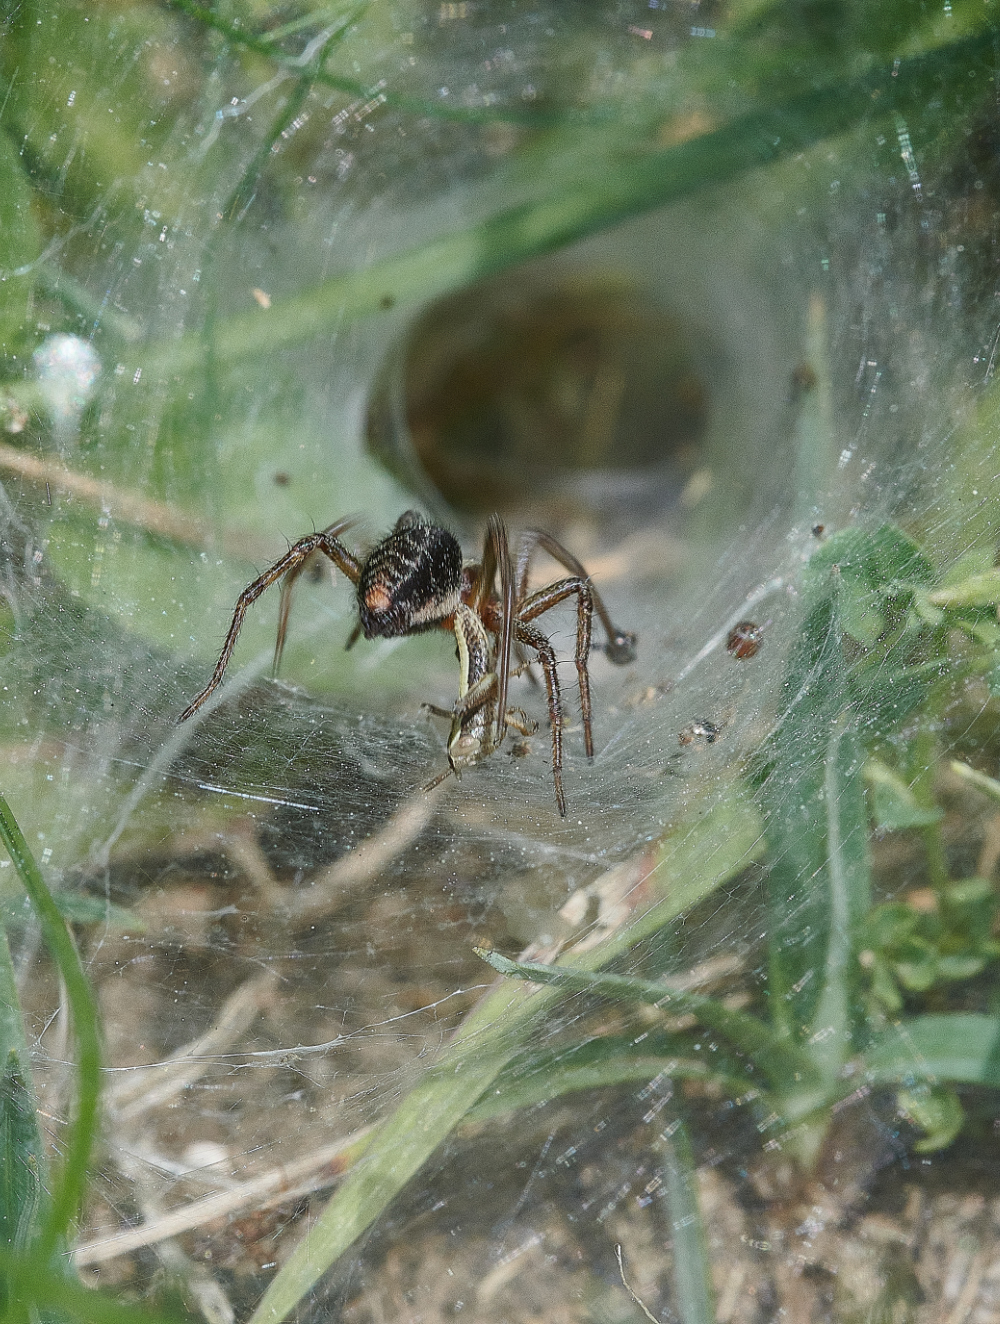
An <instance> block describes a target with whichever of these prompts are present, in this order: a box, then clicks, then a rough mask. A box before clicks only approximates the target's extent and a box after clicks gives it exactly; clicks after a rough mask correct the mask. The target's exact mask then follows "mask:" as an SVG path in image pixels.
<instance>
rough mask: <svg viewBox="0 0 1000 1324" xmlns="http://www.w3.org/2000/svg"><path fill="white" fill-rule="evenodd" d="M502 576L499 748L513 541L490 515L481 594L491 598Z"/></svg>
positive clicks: (509, 640)
mask: <svg viewBox="0 0 1000 1324" xmlns="http://www.w3.org/2000/svg"><path fill="white" fill-rule="evenodd" d="M497 572H499V575H500V628H499V630H497V631H496V636H497V644H496V655H495V657H494V661H493V669H494V671H495V672H496V676H497V707H496V723H497V734H496V745H495V748H499V747H500V745H502V744H503V739H504V736H505V735H506V734H507V724H506V714H507V689H508V686H509V684H510V654H511V648H512V646H513V642H514V609H515V590H514V567H513V564H512V562H511V557H510V539H509V538H508V536H507V528H506V526H505V524H504V522H503V520H502V519H501V518H500V516H499V515H491V516H490V521H489V524H488V525H487V526H486V542H485V545H484V548H483V576H482V578H481V580H480V593H481V594H484V596H485V597H488V596H490V595H491V594H492V592H493V580H494V577H495V575H496V573H497ZM477 605H478V608H479V615H480V617H481V618H482V616H483V610H484V607H485V601H484V598H481V599H480V601H479V603H478V604H477Z"/></svg>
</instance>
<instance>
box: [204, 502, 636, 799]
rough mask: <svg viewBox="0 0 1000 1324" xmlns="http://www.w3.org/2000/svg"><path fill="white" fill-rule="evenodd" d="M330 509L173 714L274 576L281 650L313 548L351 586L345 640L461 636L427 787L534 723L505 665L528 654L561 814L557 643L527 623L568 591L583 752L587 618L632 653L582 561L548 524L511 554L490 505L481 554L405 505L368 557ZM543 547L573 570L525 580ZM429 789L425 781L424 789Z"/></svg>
mask: <svg viewBox="0 0 1000 1324" xmlns="http://www.w3.org/2000/svg"><path fill="white" fill-rule="evenodd" d="M354 522H355V521H354V520H353V519H342V520H338V521H337V522H336V523H335V524H331V525H330V526H329V527H328V528H325V529H322V530H321V531H320V532H318V533H309V534H306V536H305V537H304V538H300V539H299V540H298V542H297V543H294V544H293V545H292V546H291V547H290V548H289V549H288V551H287V552H286V553H285V555H284V556H282V557H280V558H279V559H278V560H277V561H275V563H274V565H272V566H271V567H270V569H268V570H265V571H264V573H263V574H262V575H260V576H258V578H257V579H255V580H254V581H253V583H252V584H248V585H247V587H246V588H245V589H244V590H243V592H242V593H241V594H240V596H239V598H238V599H237V600H236V608H235V610H234V611H233V619H232V621H231V623H230V626H229V633H228V634H227V635H226V639H225V642H224V644H223V645H222V652H221V654H220V655H219V660H218V662H217V663H216V664H215V670H214V672H213V673H212V678H211V680H210V681H209V682H208V684H207V685H206V686H205V688H204V689H203V690H202V692H201V693H200V694H199V695H198V696H197V698H196V699H194V700H192V702H191V703H190V704H189V705H188V707H187V708H185V710H184V712H183V713H181V716H180V721H182V722H183V721H186V720H187V718H189V717H191V716H193V714H194V713H196V712H197V711H198V709H199V708H200V707H201V706H202V704H203V703H204V702H205V700H206V699H207V698H208V696H209V695H210V694H211V693H212V691H213V690H214V689H215V688H216V686H217V685H218V684H219V682H220V681H221V680H222V677H223V675H224V674H225V671H226V668H227V666H228V665H229V661H230V659H231V657H232V655H233V649H234V648H235V646H236V640H237V637H238V636H239V632H240V628H241V626H242V625H243V619H244V617H245V615H246V613H247V610H248V608H250V607H251V606H252V605H253V603H254V602H256V601H257V599H258V598H259V597H260V595H261V594H262V593H263V592H264V591H265V589H268V588H270V586H271V585H272V584H275V583H277V582H278V580H281V581H282V584H281V604H280V610H279V618H278V637H277V642H276V645H275V651H274V660H275V666H277V664H278V662H279V661H280V659H281V653H282V650H283V648H284V644H285V636H286V634H287V632H288V613H289V608H290V606H291V595H292V589H293V587H294V585H295V581H296V580H297V579H298V577H299V575H301V574H302V572H303V570H304V569H305V567H306V563H307V561H308V560H309V558H310V557H311V556H312V555H313V553H315V552H320V553H322V554H323V555H324V556H326V557H328V558H329V560H330V561H332V562H333V564H334V565H335V566H336V567H337V569H338V570H340V571H342V572H343V573H344V574H345V575H346V576H347V578H348V579H349V580H350V581H351V583H352V584H353V585H354V586H355V589H356V596H357V605H358V622H357V624H356V625H355V627H354V629H353V630H352V631H351V634H350V637H349V638H348V640H347V647H348V648H350V647H352V646H353V645H354V644H355V643H356V642H357V640H358V639H359V637H360V636H361V635H362V634H363V635H364V636H365V638H366V639H388V638H400V637H402V636H405V635H411V634H421V633H423V632H424V631H427V630H450V631H453V632H454V635H455V640H456V643H457V645H458V658H459V666H460V675H459V698H458V701H457V703H456V704H455V707H454V708H453V709H452V710H451V711H450V712H445V711H443V710H441V709H432V711H434V712H436V713H438V715H440V716H445V717H449V718H450V719H451V731H450V734H449V737H448V762H449V767H448V768H447V769H446V770H445V772H443V773H442V774H441V776H440V777H438V778H436V779H435V780H434V781H433V782H431V783H430V785H431V786H434V785H436V784H437V782H438V781H441V780H443V779H444V777H447V776H449V775H450V774H451V773H454V774H455V775H456V776H458V775H460V774H461V773H462V771H463V770H464V769H466V768H469V767H472V766H473V765H474V764H477V763H482V762H483V761H484V760H485V759H487V758H489V756H490V755H491V754H493V753H495V752H496V751H497V750H498V749H499V748H500V746H501V745H502V744H503V741H504V737H505V736H506V734H507V731H508V729H510V728H513V729H514V730H517V731H521V732H524V733H528V732H529V731H531V730H534V727H533V726H532V725H531V724H530V723H529V722H528V719H527V718H526V717H525V716H524V714H523V713H522V712H521V711H520V710H519V709H515V708H508V706H507V691H508V688H509V683H510V679H511V676H512V674H513V673H512V668H511V661H512V656H513V655H514V653H515V652H516V654H517V656H518V657H520V658H523V657H525V656H526V655H527V654H529V653H530V654H533V655H534V660H537V662H538V663H539V665H540V666H541V669H542V676H543V678H544V682H545V694H546V700H547V703H548V713H549V726H550V728H551V732H552V776H553V780H554V782H555V791H556V805H557V806H558V809H559V813H560V814H561V815H563V816H564V817H565V814H566V798H565V795H564V794H563V785H562V767H563V720H564V719H563V714H562V701H561V691H560V686H559V676H558V673H557V670H556V654H555V650H554V649H553V647H552V644H551V643H550V642H549V640H548V638H547V637H546V636H545V635H544V634H543V633H542V632H541V631H540V630H539V629H538V628H537V627H536V625H535V624H534V622H535V621H537V619H538V618H539V617H540V616H542V615H544V613H545V612H547V611H549V610H551V608H553V607H555V606H558V604H559V603H561V602H565V601H566V600H567V599H569V598H574V597H575V598H576V651H575V654H574V661H575V663H576V671H577V677H578V680H579V686H580V712H581V717H582V721H583V743H584V749H585V750H586V753H587V757H588V758H593V755H594V736H593V717H592V709H591V701H590V673H589V671H588V669H587V660H588V658H589V656H590V647H591V634H592V630H593V617H594V613H595V612H596V613H597V615H598V618H599V619H600V621H601V624H602V625H603V627H604V630H605V632H606V634H607V641H606V642H605V644H604V645H603V648H604V652H605V653H606V654H607V656H608V657H609V658H610V660H611V661H612V662H614V663H617V664H618V665H624V664H626V663H628V662H631V661H633V659H634V658H635V643H636V637H635V635H634V634H628V633H626V632H625V631H623V630H619V629H616V627H615V626H614V625H613V624H612V622H611V617H610V616H609V615H608V610H607V608H606V607H605V605H604V603H603V601H602V600H601V597H600V595H599V594H598V592H597V590H596V589H595V588H594V586H593V584H592V583H591V581H590V576H589V575H588V574H587V571H586V570H585V569H584V567H583V566H582V565H581V563H580V562H579V561H578V560H577V559H576V557H575V556H574V555H573V554H572V552H569V551H567V550H566V548H565V547H563V546H562V544H561V543H559V542H557V541H556V539H555V538H553V537H552V535H551V534H549V533H544V532H542V530H540V529H530V530H527V531H526V532H525V533H524V534H522V536H521V539H520V541H519V543H518V549H517V556H516V557H514V556H512V555H511V549H510V541H509V539H508V536H507V530H506V528H505V526H504V523H503V520H502V519H500V517H499V516H498V515H494V516H493V517H492V518H491V519H490V521H489V524H488V526H487V530H486V537H485V539H484V542H483V553H482V558H481V560H479V561H469V562H463V559H462V549H461V547H460V546H459V544H458V541H457V539H456V538H455V537H454V535H453V534H451V533H449V532H448V530H447V529H443V528H440V527H439V526H438V525H436V524H431V523H430V522H429V521H428V520H426V519H424V517H423V516H422V515H420V514H419V513H418V512H417V511H414V510H408V511H406V513H405V514H403V515H401V516H400V517H399V519H398V520H397V521H396V525H395V527H394V528H393V530H392V532H391V533H390V534H389V536H388V537H387V538H383V539H382V541H381V542H379V543H376V544H375V546H374V547H373V548H372V549H371V551H370V552H369V553H368V555H367V556H365V557H363V558H359V557H358V556H357V555H356V554H355V553H354V552H351V551H350V550H349V549H348V548H347V547H346V546H345V545H344V543H343V542H341V536H342V535H343V534H344V533H346V531H347V530H348V529H349V528H350V527H351V526H352V524H354ZM538 551H544V552H547V553H548V555H549V556H550V557H552V559H553V560H554V561H557V562H559V564H560V565H562V566H563V567H564V568H565V569H566V570H568V571H569V575H568V576H567V577H566V578H563V579H558V580H555V581H554V582H553V583H551V584H548V585H546V586H545V587H544V588H540V589H536V590H534V591H532V592H529V590H528V574H529V569H530V564H531V558H532V557H533V556H534V555H535V553H536V552H538ZM427 789H429V787H428V788H427Z"/></svg>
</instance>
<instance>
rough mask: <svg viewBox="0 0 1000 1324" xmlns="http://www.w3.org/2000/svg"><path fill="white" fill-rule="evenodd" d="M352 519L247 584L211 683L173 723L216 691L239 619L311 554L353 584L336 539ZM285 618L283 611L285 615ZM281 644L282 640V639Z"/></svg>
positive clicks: (312, 538) (356, 569)
mask: <svg viewBox="0 0 1000 1324" xmlns="http://www.w3.org/2000/svg"><path fill="white" fill-rule="evenodd" d="M354 522H355V521H354V519H353V518H351V519H342V520H338V521H337V522H336V523H335V524H331V525H329V526H328V527H327V528H325V529H321V530H320V531H319V532H318V533H308V534H306V536H305V537H304V538H300V539H299V540H298V542H297V543H293V544H292V546H291V547H289V549H288V551H287V552H286V553H285V554H284V556H282V557H280V558H279V559H278V560H277V561H275V563H274V565H272V566H270V567H269V568H268V569H267V570H265V571H264V573H263V574H262V575H259V576H258V577H257V578H256V579H255V580H254V581H253V583H252V584H248V585H247V586H246V588H245V589H244V590H243V592H242V593H241V594H240V596H239V597H238V598H237V599H236V607H235V609H234V611H233V619H232V621H231V622H230V624H229V633H228V634H227V635H226V639H225V643H224V644H223V645H222V652H221V653H220V654H219V660H218V662H216V664H215V670H214V671H213V672H212V679H211V680H210V681H209V682H208V684H207V685H206V686H205V688H204V689H203V690H202V692H201V693H200V694H199V695H198V696H197V697H196V698H195V699H193V700H192V701H191V703H189V704H188V706H187V707H186V708H185V709H184V711H183V712H182V713H181V715H180V717H179V718H178V719H177V720H178V722H186V721H187V719H188V718H189V717H193V716H194V714H195V713H196V712H197V711H198V709H199V708H200V707H201V706H202V704H203V703H204V702H205V700H206V699H207V698H208V697H209V695H210V694H211V693H212V692H213V691H214V690H215V689H216V688H217V687H218V685H219V682H220V681H221V680H222V677H223V676H224V675H225V673H226V668H227V667H228V666H229V663H230V660H231V659H232V656H233V649H234V648H235V647H236V640H237V639H238V638H239V635H240V630H241V629H242V628H243V618H244V617H245V616H246V614H247V611H248V610H249V609H250V607H252V606H253V604H254V603H255V602H256V601H257V599H258V598H259V597H260V595H261V594H262V593H263V592H265V591H266V590H267V589H269V588H270V587H271V585H272V584H276V583H277V582H278V580H279V579H281V578H282V577H283V576H285V575H288V574H289V573H291V574H292V575H293V576H296V577H297V576H298V574H300V573H301V571H302V567H303V565H304V564H305V562H306V561H307V560H308V558H309V557H310V556H311V555H312V554H313V552H322V553H323V555H324V556H328V557H329V558H330V560H331V561H332V562H333V564H334V565H335V566H336V567H337V569H338V570H342V571H343V573H344V574H345V575H346V576H347V578H348V579H349V580H350V581H351V583H352V584H356V583H357V582H358V579H359V578H360V576H361V567H360V565H359V564H358V559H357V557H356V556H354V555H353V554H352V553H351V552H349V551H348V550H347V548H346V547H345V546H344V544H343V543H342V542H340V541H339V536H338V535H340V534H341V533H343V532H344V531H345V530H346V529H349V528H350V527H351V525H352V524H353V523H354ZM286 616H287V611H286ZM281 642H282V643H283V642H284V640H283V639H282V640H281Z"/></svg>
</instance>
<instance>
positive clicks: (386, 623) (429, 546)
mask: <svg viewBox="0 0 1000 1324" xmlns="http://www.w3.org/2000/svg"><path fill="white" fill-rule="evenodd" d="M461 590H462V549H461V547H460V546H459V545H458V539H457V538H456V537H455V536H454V534H452V533H449V532H448V530H447V529H441V528H439V527H438V526H437V525H436V524H428V523H427V521H426V520H425V519H422V518H421V516H420V515H418V514H417V513H416V511H413V510H408V511H407V512H406V514H405V515H402V516H401V517H400V518H399V519H398V520H397V521H396V527H395V528H394V529H393V531H392V533H391V534H390V535H389V537H388V538H383V540H382V541H381V542H380V543H376V545H375V546H374V547H373V548H372V550H371V551H370V552H369V554H368V559H367V560H366V561H365V563H364V564H363V565H362V567H361V577H360V578H359V580H358V615H359V617H360V619H361V630H362V633H363V634H364V636H365V638H366V639H391V638H398V637H399V636H400V635H405V634H417V633H418V632H419V631H421V630H432V629H434V628H435V627H436V626H438V625H439V624H440V623H441V621H443V620H446V619H447V618H448V617H449V616H451V615H452V614H453V613H454V611H455V608H456V607H457V606H458V604H459V602H460V601H461Z"/></svg>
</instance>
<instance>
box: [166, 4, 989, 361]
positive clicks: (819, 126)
mask: <svg viewBox="0 0 1000 1324" xmlns="http://www.w3.org/2000/svg"><path fill="white" fill-rule="evenodd" d="M994 40H995V36H994V32H993V29H992V27H987V28H986V29H985V30H983V31H980V32H978V33H976V34H974V35H973V36H971V37H968V38H965V39H963V40H961V41H956V42H952V43H950V44H949V45H947V46H942V47H938V48H937V49H935V50H932V51H930V52H927V53H923V54H920V55H917V56H913V57H911V58H910V59H908V60H901V61H899V62H895V61H894V62H893V63H892V64H885V65H878V66H877V67H876V68H874V69H871V70H869V71H868V72H867V73H865V74H863V75H862V76H861V77H859V78H856V79H854V80H853V81H851V82H847V81H840V82H837V83H836V84H833V85H830V86H827V87H820V88H817V89H815V90H813V91H810V92H808V93H805V94H800V95H797V96H793V97H789V98H787V99H786V100H784V101H781V102H778V103H776V104H774V105H770V106H767V107H765V108H763V109H761V110H755V111H752V112H750V113H749V114H746V115H743V116H741V117H738V118H736V119H734V120H732V121H731V122H730V123H728V124H726V125H724V126H723V127H722V128H719V129H716V130H714V131H713V132H709V133H704V134H701V135H700V136H698V137H696V138H692V139H690V140H688V141H687V142H682V143H680V144H678V145H676V146H673V147H670V148H667V149H665V150H659V151H656V150H654V151H645V150H639V151H634V150H633V151H626V150H623V147H622V143H621V142H620V141H619V140H617V139H615V141H614V142H613V143H612V144H611V145H610V148H609V150H607V151H601V150H600V147H599V145H597V144H595V150H594V152H593V153H592V157H593V160H592V162H591V163H590V164H589V167H588V168H587V169H586V170H584V169H582V168H581V171H580V173H579V176H578V177H576V178H573V179H568V178H567V177H566V173H565V171H564V170H560V169H559V168H558V162H559V158H560V157H562V156H564V155H565V149H566V139H565V136H563V135H559V134H556V135H554V136H553V139H552V142H551V145H550V147H549V151H550V153H551V156H552V160H551V162H550V163H549V165H550V167H551V168H549V169H547V168H546V160H547V158H546V160H542V159H539V160H537V161H536V162H535V167H536V170H537V174H538V178H539V179H546V178H549V179H550V184H549V193H548V196H542V197H541V198H539V199H537V200H534V201H531V202H528V203H523V204H520V205H518V206H515V207H512V208H510V209H508V210H506V211H500V212H497V213H496V214H494V215H493V216H490V217H487V218H486V219H485V220H483V221H480V222H478V223H477V224H475V225H473V226H472V227H470V228H469V229H467V230H463V231H459V232H457V233H453V234H449V235H445V236H443V237H442V238H440V239H436V240H434V241H433V242H431V243H429V244H424V245H421V246H420V247H419V248H416V249H411V250H409V251H407V252H403V253H401V254H399V255H398V256H394V257H391V258H388V259H386V260H384V261H382V262H378V263H375V264H373V265H371V266H369V267H367V268H365V269H363V270H361V271H357V272H351V273H349V274H347V275H343V276H335V277H331V278H330V279H329V280H327V281H325V282H323V283H322V284H320V285H318V286H316V287H314V288H311V289H310V290H308V291H306V292H305V293H303V294H299V295H295V296H293V297H292V298H289V299H284V300H281V301H275V302H274V303H273V304H272V306H271V308H270V309H269V310H268V312H267V315H266V316H264V317H262V316H259V315H258V314H256V313H251V314H249V315H247V316H240V317H234V318H231V319H229V320H228V321H226V322H224V323H219V324H218V326H217V327H216V329H215V337H214V340H213V344H212V353H213V357H214V360H215V361H216V362H217V363H218V364H220V365H223V364H225V363H230V362H234V361H237V360H239V359H241V358H243V357H245V356H246V355H252V354H261V353H266V354H271V353H274V352H275V351H276V350H278V349H279V348H281V347H282V346H284V345H291V344H295V343H298V342H301V341H303V340H306V339H309V338H310V337H312V336H314V335H317V334H320V333H323V332H326V331H328V330H329V329H330V328H331V327H332V326H337V327H342V326H343V325H344V323H345V322H349V321H351V320H353V319H355V318H359V317H364V316H367V315H368V314H371V313H376V312H378V310H379V308H380V307H384V306H385V302H386V300H387V299H388V300H391V301H392V302H393V303H394V304H400V303H405V302H408V301H410V300H414V299H418V298H419V299H431V298H434V297H437V296H440V295H442V294H444V293H446V292H448V291H449V290H453V289H457V288H459V287H460V286H462V285H464V284H468V283H469V282H471V281H473V280H477V279H479V278H481V277H484V276H488V275H491V274H494V273H496V272H498V271H502V270H504V269H505V268H507V267H509V266H511V265H513V264H514V263H517V262H523V261H527V260H528V259H529V258H533V257H539V256H541V255H543V254H545V253H551V252H554V251H555V250H556V249H559V248H562V247H563V246H565V245H566V244H570V243H574V242H576V241H577V240H580V239H583V238H585V237H586V236H587V235H591V234H594V233H596V232H598V231H600V230H604V229H607V228H608V227H609V226H612V225H615V224H616V223H618V222H620V221H624V220H626V219H628V218H629V217H631V216H636V215H639V214H641V213H643V212H646V211H649V210H650V209H651V208H654V207H660V206H664V205H665V204H666V203H668V202H674V201H677V200H678V199H680V198H683V197H687V196H689V195H691V194H693V193H695V192H697V191H699V190H702V189H705V188H708V187H710V186H711V185H714V184H720V183H724V182H726V181H728V180H732V179H735V178H736V177H737V176H739V175H741V174H743V173H745V172H746V171H749V170H754V169H756V168H758V167H759V166H763V165H768V164H771V163H773V162H776V161H779V160H782V159H786V158H787V157H789V156H790V155H794V154H795V153H798V152H802V151H804V150H806V149H807V148H809V147H812V146H813V145H814V144H816V143H817V142H820V141H821V140H822V139H824V138H828V137H831V136H833V135H836V134H839V133H843V132H845V131H847V130H848V129H850V128H851V127H852V126H853V125H854V124H856V123H857V122H858V121H859V120H860V119H862V118H865V117H869V116H871V115H872V114H873V113H874V112H875V110H876V109H878V108H881V107H882V106H885V107H886V109H888V108H889V107H890V105H893V104H896V103H898V102H899V101H900V100H901V99H907V98H908V99H911V100H913V101H914V102H915V103H917V104H920V103H921V101H926V100H927V99H928V98H929V97H930V96H932V95H933V96H934V97H941V96H942V95H943V94H945V93H946V92H949V91H952V90H954V89H955V88H957V87H959V86H961V87H962V88H965V87H967V86H968V84H967V82H966V81H965V80H966V78H967V75H968V72H969V70H970V68H972V67H974V66H976V65H977V64H980V63H982V62H984V61H988V60H990V59H991V57H992V53H993V46H994ZM204 353H205V346H204V339H203V336H202V334H201V332H192V333H189V334H187V335H185V336H182V337H181V338H180V339H179V340H177V341H175V342H174V343H173V344H170V345H165V344H161V345H160V346H159V347H154V349H153V354H154V360H153V362H152V363H151V364H150V365H149V366H150V368H151V369H152V370H155V371H156V372H157V373H160V374H163V375H166V376H169V375H170V374H173V373H184V372H187V371H189V370H190V369H193V368H195V367H196V366H197V365H198V364H199V363H200V362H201V361H202V359H203V356H204Z"/></svg>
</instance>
